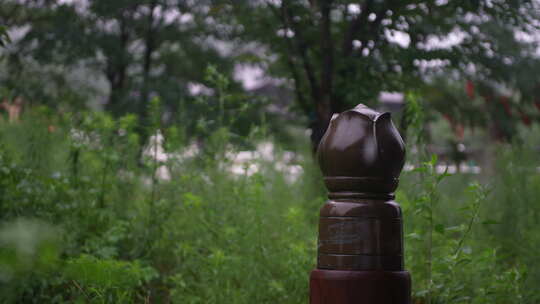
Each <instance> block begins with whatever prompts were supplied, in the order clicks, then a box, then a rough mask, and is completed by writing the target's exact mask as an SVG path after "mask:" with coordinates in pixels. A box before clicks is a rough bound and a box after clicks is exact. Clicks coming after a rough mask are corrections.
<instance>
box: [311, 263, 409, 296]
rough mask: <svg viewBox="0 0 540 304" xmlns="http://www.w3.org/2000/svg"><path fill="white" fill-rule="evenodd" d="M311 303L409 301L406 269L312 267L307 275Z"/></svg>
mask: <svg viewBox="0 0 540 304" xmlns="http://www.w3.org/2000/svg"><path fill="white" fill-rule="evenodd" d="M309 285H310V295H309V303H310V304H410V303H411V295H410V290H411V276H410V275H409V272H407V271H383V270H371V271H349V270H326V269H315V270H313V271H312V272H311V276H310V282H309Z"/></svg>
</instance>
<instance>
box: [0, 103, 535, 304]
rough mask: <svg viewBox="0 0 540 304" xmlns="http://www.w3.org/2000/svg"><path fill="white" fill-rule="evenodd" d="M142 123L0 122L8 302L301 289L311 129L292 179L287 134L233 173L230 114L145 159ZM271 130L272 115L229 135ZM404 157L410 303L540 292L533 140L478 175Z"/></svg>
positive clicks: (316, 181)
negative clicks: (200, 139) (195, 146)
mask: <svg viewBox="0 0 540 304" xmlns="http://www.w3.org/2000/svg"><path fill="white" fill-rule="evenodd" d="M154 106H155V108H156V110H155V111H156V112H157V113H159V104H158V103H157V101H155V105H154ZM136 123H137V122H136V117H134V116H129V115H128V116H125V117H122V118H118V119H114V118H112V117H110V116H108V115H107V114H106V113H100V112H90V113H83V114H77V115H75V114H69V113H64V114H62V115H58V114H55V113H50V112H49V111H48V110H47V109H44V108H37V109H33V110H32V111H29V112H27V113H26V114H25V116H24V117H23V120H22V121H21V122H20V123H17V124H8V123H5V122H2V123H0V142H1V143H2V145H1V146H0V218H1V225H0V282H1V284H0V302H2V303H307V298H308V276H309V271H310V270H311V269H313V268H314V267H315V262H316V261H315V258H316V237H317V235H316V233H317V221H318V210H319V208H320V206H322V204H323V202H324V200H325V199H326V198H325V190H324V186H323V184H322V182H321V177H320V173H319V171H318V168H317V167H316V164H314V163H313V162H312V158H311V157H310V152H309V151H308V149H307V147H309V144H308V143H307V142H302V141H300V142H299V143H298V147H305V148H297V149H296V151H295V152H296V153H297V154H298V155H300V156H301V157H297V158H296V159H294V160H293V161H292V162H293V163H294V164H296V165H300V166H302V168H303V174H302V175H301V176H300V177H299V178H298V179H297V180H295V181H293V182H291V181H290V180H288V179H287V176H286V173H283V172H282V171H280V170H278V169H279V168H278V169H276V166H275V163H276V162H277V159H279V155H280V153H279V149H277V150H276V153H274V155H273V156H274V158H275V159H276V160H274V161H272V160H256V161H255V162H256V163H257V165H258V166H259V168H260V170H259V171H258V172H256V173H254V174H252V175H249V176H248V175H240V176H238V175H235V174H231V173H230V172H229V171H228V170H226V168H228V167H229V166H231V165H232V164H231V160H230V158H228V157H227V155H228V153H234V152H235V151H238V148H237V147H238V146H235V145H231V144H230V141H231V140H230V139H231V136H234V135H233V132H232V131H231V129H230V128H229V127H228V126H227V125H222V126H221V127H219V128H217V129H216V130H215V131H212V132H209V133H207V135H208V136H207V137H206V140H205V141H204V144H203V145H202V146H201V151H200V153H198V154H197V155H195V156H194V157H191V158H170V159H168V160H167V161H164V162H160V163H158V162H156V161H155V160H152V159H146V160H143V161H141V158H140V157H139V155H140V153H139V152H140V151H141V150H142V148H141V147H140V145H139V138H138V135H137V134H138V133H136V132H135V127H136ZM51 126H54V127H51ZM149 128H150V129H149V131H150V134H153V133H155V132H156V130H158V129H159V130H161V131H162V133H163V134H165V148H166V149H169V150H171V151H172V150H174V151H178V150H180V151H181V150H182V149H185V148H186V147H188V146H189V145H190V144H191V142H190V141H189V140H188V139H187V138H186V136H180V135H179V134H185V132H184V131H183V130H182V128H181V127H180V126H169V127H163V126H161V125H160V122H159V120H154V123H153V124H152V125H151V126H149ZM409 138H411V137H409ZM271 140H272V139H271V137H269V136H268V132H267V131H265V129H264V126H263V127H261V126H258V127H257V128H254V131H252V132H250V133H249V135H246V136H244V137H241V138H239V137H238V136H236V137H235V141H240V142H241V141H244V142H245V144H244V145H243V146H246V145H248V143H249V144H253V143H256V142H261V141H266V142H267V141H271ZM239 146H242V145H239ZM276 146H277V147H279V143H276ZM409 159H410V161H412V162H415V165H416V167H417V168H418V169H416V170H415V171H412V172H405V173H404V174H403V176H402V181H401V186H400V188H399V190H398V192H397V201H398V202H400V203H401V205H402V207H403V210H404V220H405V239H406V268H407V269H408V270H409V271H410V272H411V273H412V275H413V289H414V290H413V297H414V303H452V304H456V303H475V304H476V303H491V304H493V303H495V304H498V303H500V304H507V303H538V302H539V301H540V299H539V297H538V295H537V293H536V292H535V286H538V284H539V283H540V271H539V270H538V267H535V266H537V265H539V263H538V262H539V261H538V255H537V254H536V250H535V249H536V248H538V246H539V245H540V233H539V232H538V229H536V225H537V223H538V217H539V215H540V207H539V205H538V197H540V190H539V189H540V176H539V175H538V173H537V172H536V171H535V170H534V169H533V168H534V166H533V165H531V164H538V157H537V156H536V155H535V154H534V153H532V150H531V149H530V147H526V146H523V145H522V146H518V145H514V146H500V147H499V148H498V155H497V161H496V162H495V168H496V169H495V172H496V174H495V175H492V176H484V177H482V178H483V181H481V180H478V178H477V177H476V176H473V175H465V174H456V175H451V176H448V175H446V174H438V173H437V172H436V171H435V169H434V168H435V165H436V163H437V160H436V158H431V160H428V159H426V157H418V158H415V157H410V158H409ZM415 159H416V160H415ZM159 166H166V167H167V168H168V170H169V171H170V174H171V179H170V181H163V180H160V179H159V178H158V177H157V176H156V175H155V169H156V168H158V167H159Z"/></svg>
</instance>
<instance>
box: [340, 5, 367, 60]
mask: <svg viewBox="0 0 540 304" xmlns="http://www.w3.org/2000/svg"><path fill="white" fill-rule="evenodd" d="M373 2H374V0H367V1H365V2H364V5H362V6H361V9H362V11H361V12H360V15H358V16H357V17H356V18H354V19H353V20H352V21H351V23H350V25H349V29H348V30H347V33H346V34H345V38H344V39H343V47H342V49H343V51H342V53H343V56H345V57H347V56H349V55H350V54H351V53H352V50H353V40H354V37H355V36H356V35H357V33H358V31H359V30H360V28H362V26H363V25H365V24H366V21H367V18H368V16H369V14H370V13H371V8H372V6H373Z"/></svg>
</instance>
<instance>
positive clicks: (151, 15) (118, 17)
mask: <svg viewBox="0 0 540 304" xmlns="http://www.w3.org/2000/svg"><path fill="white" fill-rule="evenodd" d="M210 5H211V3H210V2H209V1H197V2H194V1H188V0H118V1H116V0H115V1H109V0H93V1H73V2H68V3H66V2H63V1H62V2H61V1H56V0H48V1H34V0H32V1H30V0H7V4H6V5H5V6H3V7H2V9H0V16H4V17H5V18H8V17H9V19H10V20H11V23H12V24H13V25H14V26H17V27H19V28H25V27H26V30H25V32H24V35H23V37H22V38H21V39H20V40H19V41H18V42H17V43H16V45H15V46H13V48H12V49H11V50H10V54H11V55H12V58H13V59H12V60H11V62H15V61H16V60H19V61H21V62H25V63H24V64H21V67H19V68H21V69H22V68H24V67H25V66H27V62H28V61H29V60H30V61H35V62H38V63H39V64H42V65H51V64H55V65H58V66H60V67H63V68H66V67H72V66H78V65H80V64H84V65H85V66H87V67H90V68H92V69H93V70H95V71H97V72H98V73H100V74H101V75H103V76H105V78H106V80H107V82H108V84H109V93H108V97H107V102H106V105H105V108H106V109H107V110H109V111H111V112H114V113H117V114H122V113H125V112H134V113H138V114H139V116H140V118H141V120H142V121H143V122H145V121H146V116H147V102H148V100H149V98H150V97H151V96H152V95H160V96H162V97H163V101H164V103H165V104H166V105H167V106H169V107H175V106H176V105H175V104H176V103H178V100H179V99H180V98H182V97H185V96H188V95H189V85H190V83H205V78H204V71H205V67H206V66H207V65H208V64H214V65H216V66H218V67H219V69H220V70H221V71H223V72H224V73H230V72H231V71H232V67H233V66H232V63H231V62H230V61H229V60H228V59H227V58H226V57H224V56H222V55H221V54H220V51H219V49H217V48H216V46H215V45H212V44H211V43H209V42H208V40H207V38H208V36H209V35H211V34H212V33H213V32H216V31H217V30H215V29H214V27H216V26H217V25H216V24H214V23H212V21H211V20H210V21H209V20H208V19H207V18H206V12H207V11H208V10H209V9H210V8H209V7H210ZM15 59H16V60H15Z"/></svg>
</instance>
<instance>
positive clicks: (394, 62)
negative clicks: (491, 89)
mask: <svg viewBox="0 0 540 304" xmlns="http://www.w3.org/2000/svg"><path fill="white" fill-rule="evenodd" d="M217 2H219V3H221V4H222V9H221V10H222V12H223V11H227V10H229V11H231V13H234V15H235V16H236V24H237V27H236V29H237V31H236V34H237V35H238V36H237V37H240V38H242V39H243V41H256V42H257V43H258V46H259V47H258V50H260V49H261V48H263V49H266V50H268V51H269V52H270V53H272V54H273V55H275V56H276V58H277V60H274V59H273V58H271V57H270V59H267V62H266V64H270V65H271V66H272V67H274V68H273V69H272V71H274V72H275V75H277V76H281V77H286V78H289V79H292V82H293V84H294V90H295V92H296V101H297V105H298V106H299V108H301V109H302V110H303V111H304V112H305V113H306V114H307V115H308V116H310V117H311V118H312V123H311V127H312V131H313V132H312V139H313V142H314V146H315V147H316V145H317V143H318V142H319V140H320V139H321V137H322V135H323V134H324V131H325V130H326V127H327V125H328V122H329V120H330V118H331V116H332V113H334V112H339V111H342V110H344V109H345V108H347V107H350V106H351V105H354V104H356V103H358V102H364V103H372V102H374V101H375V99H376V96H377V94H378V93H379V92H380V91H381V90H391V91H395V90H399V91H403V90H408V89H411V88H415V87H416V86H418V85H419V83H421V82H423V81H424V79H425V77H426V73H425V72H426V69H427V67H429V66H430V65H437V66H446V67H447V68H452V69H453V70H454V71H458V72H460V73H461V72H466V71H467V69H468V68H469V66H470V65H469V64H470V63H474V64H475V65H477V67H478V69H477V71H478V72H479V73H484V74H486V75H489V71H492V70H493V68H494V67H493V66H489V65H488V64H485V63H486V62H485V61H482V60H481V58H484V57H485V56H482V54H484V53H486V52H488V50H487V49H486V48H485V46H486V45H490V46H493V47H497V48H498V49H497V50H496V51H499V49H502V48H503V45H502V44H501V41H500V40H499V39H498V38H499V37H498V36H497V35H493V34H492V33H491V32H490V31H487V30H484V29H487V28H488V27H490V26H491V27H492V26H494V25H495V26H497V27H500V28H505V29H507V30H509V31H515V30H520V31H529V30H530V29H529V28H527V26H526V25H527V24H530V23H529V21H530V20H531V18H534V16H532V15H531V14H530V13H529V12H531V11H534V9H533V8H534V3H533V2H532V1H528V0H525V1H520V0H509V1H502V0H479V1H469V0H456V1H454V0H452V1H447V0H428V1H419V0H402V1H395V0H381V1H377V0H363V1H344V0H310V1H304V0H281V1H278V0H266V1H226V0H223V1H219V0H217ZM222 12H220V14H221V15H223V13H222ZM445 44H446V45H445ZM491 52H493V50H491ZM476 55H478V56H476ZM501 56H503V55H502V54H501Z"/></svg>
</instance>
